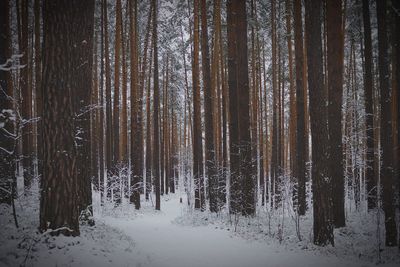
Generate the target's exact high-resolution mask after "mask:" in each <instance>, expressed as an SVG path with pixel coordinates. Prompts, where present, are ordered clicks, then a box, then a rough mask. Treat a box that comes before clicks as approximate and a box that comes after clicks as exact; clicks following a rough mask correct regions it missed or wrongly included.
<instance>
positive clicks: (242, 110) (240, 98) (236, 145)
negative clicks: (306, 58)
mask: <svg viewBox="0 0 400 267" xmlns="http://www.w3.org/2000/svg"><path fill="white" fill-rule="evenodd" d="M227 22H228V73H229V79H228V84H229V96H230V99H229V101H230V103H229V112H230V119H231V120H230V125H229V127H230V128H229V129H230V134H231V135H230V138H231V144H230V145H231V213H238V212H241V213H242V214H243V215H245V216H249V215H254V213H255V181H254V180H255V176H254V168H253V166H252V165H253V162H252V157H251V136H250V114H249V113H250V110H249V109H250V105H249V104H250V93H249V72H248V58H247V53H243V51H247V18H246V2H244V1H239V0H230V1H228V2H227ZM234 164H238V166H239V168H238V169H237V167H235V166H233V165H234Z"/></svg>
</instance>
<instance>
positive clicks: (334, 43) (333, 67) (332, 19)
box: [326, 1, 346, 227]
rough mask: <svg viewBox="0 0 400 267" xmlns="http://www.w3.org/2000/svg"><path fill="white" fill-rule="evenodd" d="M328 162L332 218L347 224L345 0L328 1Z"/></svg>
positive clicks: (341, 224)
mask: <svg viewBox="0 0 400 267" xmlns="http://www.w3.org/2000/svg"><path fill="white" fill-rule="evenodd" d="M326 9H327V10H326V12H327V18H326V19H327V46H328V48H327V51H328V55H327V60H328V70H327V73H328V79H327V80H328V128H329V150H330V151H329V157H330V159H329V164H330V172H331V173H330V178H331V179H332V193H331V194H332V200H333V221H334V224H335V227H344V226H345V225H346V223H345V214H344V171H343V148H342V96H343V57H344V33H343V32H342V29H343V26H342V24H343V21H342V10H343V9H342V1H327V2H326Z"/></svg>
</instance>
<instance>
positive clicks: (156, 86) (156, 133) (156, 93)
mask: <svg viewBox="0 0 400 267" xmlns="http://www.w3.org/2000/svg"><path fill="white" fill-rule="evenodd" d="M152 4H153V53H154V54H153V59H154V76H153V77H154V79H153V82H154V85H153V86H154V91H153V105H154V115H153V171H154V172H153V173H154V181H155V183H154V184H155V189H154V190H155V192H156V210H160V179H161V177H160V164H159V163H160V153H159V151H160V140H159V136H160V129H159V119H158V117H159V107H160V96H159V93H160V92H159V83H158V47H157V0H153V1H152Z"/></svg>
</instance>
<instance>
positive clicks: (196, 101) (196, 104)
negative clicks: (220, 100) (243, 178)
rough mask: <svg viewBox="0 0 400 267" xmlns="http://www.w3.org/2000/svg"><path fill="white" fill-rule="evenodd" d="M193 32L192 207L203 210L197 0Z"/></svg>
mask: <svg viewBox="0 0 400 267" xmlns="http://www.w3.org/2000/svg"><path fill="white" fill-rule="evenodd" d="M193 13H194V29H193V31H194V34H193V61H192V79H193V179H194V184H195V193H194V194H195V196H194V197H195V202H194V207H195V208H196V209H200V210H201V211H204V209H205V199H204V197H205V195H204V176H203V144H202V130H201V103H200V84H199V83H200V81H199V75H200V74H199V73H200V72H199V0H194V9H193Z"/></svg>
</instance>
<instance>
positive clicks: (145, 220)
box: [103, 196, 374, 267]
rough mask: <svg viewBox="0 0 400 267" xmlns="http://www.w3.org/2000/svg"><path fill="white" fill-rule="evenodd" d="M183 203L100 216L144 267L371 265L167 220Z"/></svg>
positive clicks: (169, 202)
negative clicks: (143, 258) (129, 242)
mask: <svg viewBox="0 0 400 267" xmlns="http://www.w3.org/2000/svg"><path fill="white" fill-rule="evenodd" d="M184 203H185V202H184ZM183 207H184V204H180V203H179V199H178V198H177V197H176V196H175V197H172V198H171V199H169V200H167V199H164V200H163V202H162V206H161V209H162V211H161V212H158V213H153V214H144V215H143V216H139V217H137V218H134V219H133V220H129V221H126V220H123V219H121V218H112V217H105V218H103V219H104V220H105V223H106V224H108V225H110V226H112V227H114V228H117V229H119V230H120V231H122V232H123V233H125V234H126V235H128V236H129V237H131V238H132V239H133V240H134V242H135V244H136V245H135V250H137V251H139V252H140V254H142V255H143V254H145V255H147V259H148V261H147V263H145V264H144V265H145V266H150V267H189V266H191V267H207V266H214V267H225V266H226V267H228V266H229V267H244V266H247V267H259V266H260V267H261V266H334V267H338V266H374V264H370V265H368V264H366V263H365V262H358V261H357V260H356V261H350V260H347V261H346V260H344V259H339V258H337V257H335V256H333V255H332V256H326V255H315V254H312V253H311V252H309V251H289V250H287V249H285V248H284V247H279V246H278V247H275V246H273V245H269V244H266V243H265V242H262V241H249V240H244V239H242V238H240V237H238V236H234V235H233V236H232V233H231V232H229V231H226V230H222V229H215V227H213V226H211V225H210V226H196V227H192V226H182V225H178V224H175V223H174V222H173V221H174V219H175V218H177V217H179V216H181V215H182V214H183ZM133 266H134V265H133Z"/></svg>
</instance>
